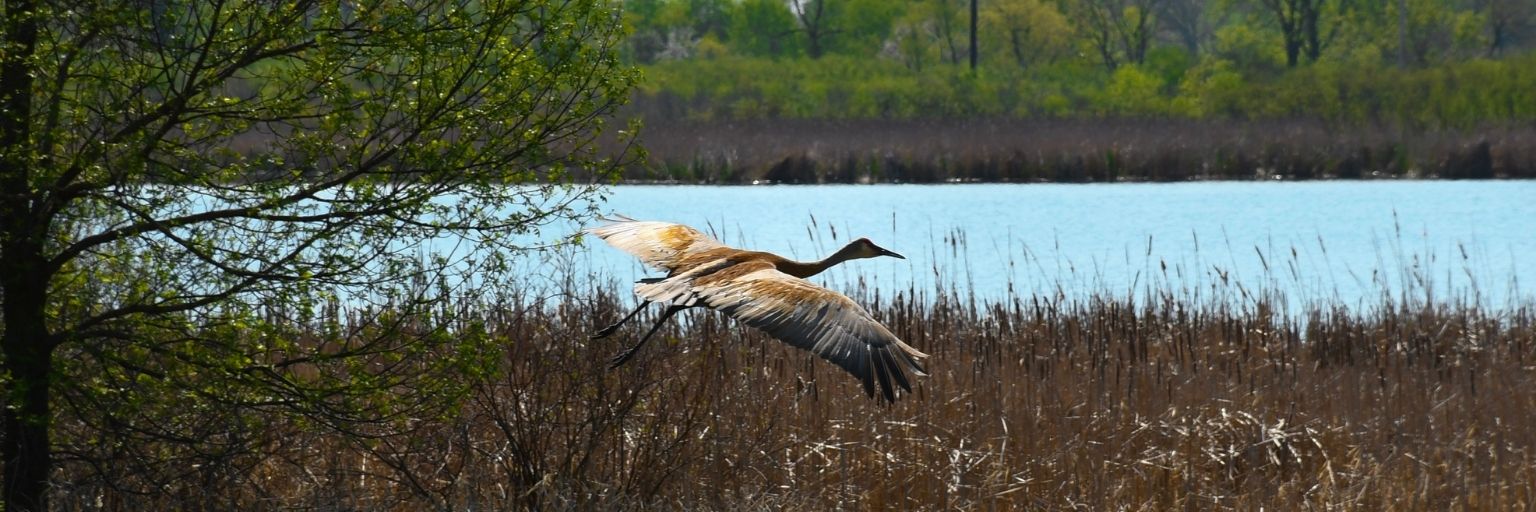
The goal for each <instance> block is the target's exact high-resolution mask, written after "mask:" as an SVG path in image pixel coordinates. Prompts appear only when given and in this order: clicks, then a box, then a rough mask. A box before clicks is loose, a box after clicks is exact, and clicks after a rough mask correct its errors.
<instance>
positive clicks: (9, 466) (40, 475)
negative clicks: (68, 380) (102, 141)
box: [0, 0, 54, 512]
mask: <svg viewBox="0 0 1536 512" xmlns="http://www.w3.org/2000/svg"><path fill="white" fill-rule="evenodd" d="M37 16H38V15H37V5H36V3H35V2H32V1H29V0H21V1H17V2H7V4H6V8H5V21H4V35H3V36H0V37H4V41H3V44H4V46H5V48H6V51H5V52H4V53H3V54H0V55H3V56H0V58H3V61H0V286H3V288H4V297H3V299H0V300H3V301H4V306H3V307H4V310H3V311H4V313H3V314H4V315H5V333H4V335H0V352H3V353H4V355H5V361H4V364H3V365H0V371H3V372H5V374H6V375H8V376H9V380H10V382H9V383H8V385H7V389H5V390H4V397H5V402H4V403H3V404H0V406H4V408H5V412H4V413H3V419H0V428H4V429H5V430H4V433H3V435H4V436H5V440H4V442H3V443H0V458H3V459H4V462H3V463H4V468H5V469H4V470H5V478H4V482H3V485H4V487H5V488H4V489H3V490H0V499H3V500H4V503H3V505H4V508H5V510H8V511H32V512H37V511H44V510H47V509H48V472H49V470H50V469H51V467H52V463H51V460H50V459H51V454H50V453H49V450H50V445H49V441H48V424H49V420H50V417H51V414H52V413H51V412H50V411H49V410H48V405H49V404H48V393H49V384H50V383H49V375H50V374H51V373H52V369H53V348H54V341H53V339H52V336H50V335H49V333H48V327H47V324H46V320H47V317H46V316H45V309H44V304H45V302H44V301H45V300H46V299H47V294H48V280H49V275H50V272H49V271H48V268H47V261H46V260H45V258H44V257H43V240H45V239H46V234H47V232H48V225H47V219H46V218H42V217H39V216H37V215H35V212H36V211H38V210H39V209H41V208H42V206H40V204H39V203H41V201H38V199H39V198H38V197H37V193H35V192H33V187H32V185H31V180H32V178H31V167H30V162H31V154H32V148H31V147H30V145H31V123H32V121H31V114H32V81H33V76H34V73H33V69H34V68H33V63H32V57H33V53H34V52H35V50H36V47H37V31H38V20H37Z"/></svg>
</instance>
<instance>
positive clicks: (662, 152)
mask: <svg viewBox="0 0 1536 512" xmlns="http://www.w3.org/2000/svg"><path fill="white" fill-rule="evenodd" d="M624 6H625V19H626V23H628V24H629V26H630V29H631V31H632V32H631V35H630V36H629V39H628V40H627V41H626V43H625V46H624V48H625V54H626V58H628V59H629V60H630V61H631V62H634V63H636V64H638V65H640V66H641V67H642V71H643V72H644V73H645V75H644V79H643V80H642V82H641V85H640V88H639V90H638V91H637V92H636V94H635V95H634V97H633V101H632V103H631V104H630V105H629V106H628V107H627V110H626V115H627V116H629V117H634V118H639V119H642V120H643V122H644V124H645V128H644V130H643V131H642V132H641V134H642V138H641V140H642V142H643V144H644V145H645V146H646V147H647V148H648V150H649V151H650V157H649V159H647V160H645V161H644V162H642V163H638V164H637V165H633V166H630V168H629V169H628V171H627V172H626V174H625V176H624V177H625V179H628V180H640V181H648V180H658V181H678V182H699V183H750V182H753V181H759V182H761V181H765V180H766V181H772V182H785V183H828V182H830V183H848V182H868V181H875V182H917V183H929V182H945V181H1004V182H1030V181H1065V182H1089V181H1117V180H1186V179H1273V178H1276V177H1280V178H1285V179H1319V178H1346V179H1347V178H1530V177H1536V52H1533V51H1532V49H1533V48H1536V2H1531V1H1529V0H1478V1H1462V0H1363V1H1362V0H1348V1H1346V0H1230V1H1226V0H1223V1H1217V0H981V1H980V2H979V3H978V4H977V7H978V9H979V10H978V13H977V14H978V20H977V21H978V23H977V26H976V54H975V57H976V66H975V68H972V67H971V65H970V60H971V51H970V12H969V7H970V2H967V1H965V0H913V1H906V2H888V1H885V0H626V1H625V2H624Z"/></svg>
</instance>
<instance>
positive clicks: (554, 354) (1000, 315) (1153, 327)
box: [60, 275, 1536, 510]
mask: <svg viewBox="0 0 1536 512" xmlns="http://www.w3.org/2000/svg"><path fill="white" fill-rule="evenodd" d="M577 277H578V276H574V275H568V276H566V277H565V278H564V279H563V281H562V282H561V283H562V284H561V285H560V287H561V289H559V290H557V292H556V293H552V294H551V293H534V292H524V291H509V292H508V293H507V294H505V295H504V296H503V297H502V298H501V299H500V300H499V301H497V302H496V303H478V304H461V305H459V309H461V310H462V311H463V313H464V314H465V315H467V317H461V318H460V319H459V323H458V324H456V325H444V326H442V327H441V328H442V329H445V330H450V331H452V330H454V329H462V328H464V326H465V325H470V324H473V325H477V326H483V328H484V329H486V330H487V331H488V332H489V334H490V335H491V336H493V337H494V338H495V339H498V340H500V341H501V342H502V346H503V347H504V348H505V350H504V352H503V354H502V355H501V356H500V360H499V361H500V362H499V364H498V368H497V370H496V371H495V372H493V373H492V374H490V375H489V376H488V377H486V378H483V379H477V380H476V381H475V387H474V390H473V392H472V393H471V395H470V397H469V401H468V403H467V404H466V405H464V406H463V407H461V408H458V409H457V413H456V414H452V415H450V416H449V417H445V418H420V419H419V422H418V423H419V426H418V427H417V428H415V429H413V430H412V431H411V432H410V433H409V434H408V435H397V436H393V437H386V438H380V439H366V440H357V439H347V438H342V437H339V436H336V435H330V434H323V433H315V432H312V431H308V430H306V429H305V428H304V427H303V425H300V424H298V423H287V424H278V425H273V426H271V427H270V428H268V429H266V430H264V431H261V432H255V433H251V435H258V436H260V437H261V439H262V441H261V442H259V443H255V446H257V448H259V449H253V450H252V451H250V452H249V453H244V454H241V455H239V456H236V457H230V458H229V459H228V462H227V467H222V468H211V469H205V470H203V472H214V473H216V474H217V475H220V476H219V478H215V479H212V480H207V482H211V483H212V485H203V484H200V483H199V482H198V481H195V480H190V481H182V482H175V481H172V483H168V484H166V485H167V486H168V488H167V489H165V490H164V492H162V493H156V494H149V495H135V494H128V493H120V492H113V491H112V490H111V489H110V488H103V487H100V486H96V487H92V486H91V485H90V482H89V481H87V480H88V478H85V477H84V476H81V475H84V474H85V473H83V472H82V473H80V474H79V475H70V474H68V472H69V471H71V469H70V468H69V467H66V468H65V469H64V470H62V471H63V472H65V473H66V475H65V476H66V477H68V476H79V477H80V478H78V479H73V480H72V479H70V478H64V479H61V480H62V481H66V482H71V484H70V485H73V486H75V487H73V489H76V490H82V489H89V490H91V491H92V492H91V493H85V492H81V493H80V494H77V495H76V494H71V495H70V496H71V497H74V498H76V499H75V500H67V499H66V500H60V501H61V502H62V503H63V504H64V508H68V509H75V508H78V509H95V508H105V509H119V510H130V509H145V508H146V507H148V508H161V509H174V508H204V507H209V506H213V507H215V508H226V507H227V508H238V509H249V508H261V509H267V508H302V509H312V510H471V509H475V510H479V509H491V510H511V509H529V510H534V509H556V510H566V509H657V508H661V509H709V510H742V509H747V510H762V509H774V510H782V509H790V510H829V509H854V510H890V509H899V510H948V509H989V510H991V509H1003V510H1007V509H1049V510H1063V509H1087V510H1123V509H1133V510H1169V509H1187V510H1218V509H1243V510H1257V509H1261V508H1262V509H1290V510H1295V509H1328V510H1404V509H1411V510H1512V509H1513V510H1521V509H1526V510H1528V509H1530V508H1532V507H1536V422H1533V421H1532V418H1533V416H1532V414H1531V411H1533V410H1536V362H1533V359H1532V358H1533V353H1532V349H1533V347H1536V306H1533V305H1532V304H1529V303H1515V304H1510V305H1506V306H1500V307H1497V308H1493V307H1490V306H1487V305H1485V304H1484V303H1482V302H1479V301H1476V300H1467V299H1466V297H1464V296H1454V295H1453V296H1448V298H1446V299H1443V300H1442V299H1441V298H1437V297H1435V296H1433V295H1432V294H1427V293H1426V294H1416V293H1415V294H1409V293H1404V294H1401V295H1394V294H1387V293H1384V294H1382V295H1381V298H1380V300H1379V301H1378V302H1376V303H1374V304H1368V305H1365V306H1355V307H1352V308H1351V307H1346V306H1344V305H1340V304H1328V303H1321V304H1311V305H1306V306H1302V307H1301V310H1300V311H1293V310H1291V307H1292V306H1288V305H1287V304H1288V302H1287V301H1286V300H1285V296H1284V295H1283V294H1282V293H1280V292H1276V291H1253V292H1247V291H1245V292H1243V293H1242V294H1240V295H1234V294H1213V296H1215V297H1221V298H1220V299H1212V298H1209V297H1204V298H1200V297H1194V296H1191V295H1190V294H1189V293H1188V291H1187V290H1186V291H1177V290H1176V288H1175V287H1172V286H1169V287H1167V288H1168V289H1166V290H1159V289H1156V288H1153V289H1152V290H1151V291H1150V293H1125V292H1122V293H1115V292H1101V293H1094V294H1088V295H1084V296H1073V295H1070V294H1067V293H1064V292H1057V293H1053V294H1043V295H1032V296H1011V297H1007V298H1003V299H979V298H976V297H974V296H971V295H969V294H967V293H965V292H962V291H959V289H958V288H956V287H955V286H953V284H952V283H949V282H948V281H947V280H941V281H940V282H939V283H937V286H935V287H933V288H921V287H917V286H912V287H909V288H907V289H905V290H902V291H900V292H899V293H896V294H895V295H894V296H881V295H879V294H874V293H870V292H860V291H859V290H862V289H864V288H863V287H862V286H861V284H862V283H859V282H854V283H846V284H844V285H841V286H839V288H841V289H845V290H854V292H853V295H854V296H855V298H856V300H858V301H859V302H861V303H863V304H865V305H866V306H867V307H868V308H869V309H870V310H871V311H872V313H873V314H874V316H875V317H876V318H878V319H880V320H881V321H883V322H884V323H886V325H888V326H890V327H891V328H892V330H893V331H894V332H895V333H896V334H897V335H899V336H901V337H902V338H903V339H904V340H906V341H907V342H909V343H911V344H913V345H914V346H916V347H919V348H920V349H921V350H924V351H927V352H928V353H930V354H932V358H931V359H930V360H929V364H928V366H929V369H930V371H931V373H932V375H931V376H930V377H927V378H924V379H920V381H919V382H918V383H917V385H916V388H915V390H914V393H913V394H912V395H910V396H905V397H903V398H902V399H901V400H900V401H899V402H898V403H896V404H895V405H890V406H887V405H882V404H881V403H880V402H877V401H873V400H868V399H866V398H865V397H864V396H863V395H862V394H861V393H860V392H859V387H858V385H857V383H856V382H854V380H853V379H851V378H849V377H848V376H847V375H845V374H843V373H841V372H840V371H838V370H837V369H836V368H834V367H831V366H830V365H828V364H825V363H823V362H821V361H818V360H813V358H811V357H809V356H808V355H807V354H805V353H804V352H800V351H796V350H794V349H791V348H788V347H786V346H784V345H783V344H781V343H778V342H775V341H773V340H772V339H770V338H767V337H766V336H764V335H763V334H762V333H760V332H758V331H755V330H752V329H750V328H746V327H743V326H740V325H738V324H736V323H734V322H732V321H730V320H728V319H726V318H724V317H722V316H721V315H719V314H716V313H712V312H704V311H698V312H693V313H690V314H688V315H686V318H683V319H682V320H681V321H675V322H674V323H672V324H670V325H669V326H667V327H665V328H664V329H663V330H662V331H661V332H660V333H659V336H660V338H659V341H660V342H659V343H653V344H651V346H649V347H647V349H646V350H645V351H643V352H642V353H641V355H640V356H639V357H638V358H637V359H636V360H635V361H633V362H631V363H630V365H628V366H626V367H623V368H620V369H618V370H615V371H609V370H607V369H606V362H607V360H608V358H609V357H610V356H612V355H613V354H614V353H615V352H617V351H618V350H620V349H621V348H622V346H623V345H624V344H625V343H628V342H629V341H631V340H632V338H633V335H634V334H635V331H636V330H638V329H640V328H641V326H644V325H645V324H646V323H647V322H648V321H649V320H650V319H653V318H654V315H653V314H650V315H642V316H641V317H640V318H639V322H637V323H636V324H634V325H635V326H634V327H631V328H628V329H625V330H622V331H620V333H619V335H617V336H616V337H615V338H612V339H609V340H600V341H591V340H589V339H588V338H587V336H588V335H589V334H590V333H591V332H592V331H593V330H594V328H595V327H596V326H601V325H605V324H607V323H609V322H612V321H614V320H616V319H617V318H618V317H619V316H620V315H622V314H623V313H624V309H625V308H626V307H627V306H626V304H625V303H624V300H623V299H622V298H623V297H625V296H627V292H623V291H618V290H617V289H616V286H615V285H613V284H609V283H605V282H603V281H602V280H601V279H598V280H594V281H579V280H578V278H577ZM518 290H522V289H521V288H519V289H518ZM1238 297H1240V298H1238ZM466 378H470V377H466ZM146 453H154V451H153V449H152V447H150V449H145V450H144V451H142V452H138V453H137V456H147V455H144V454H146ZM78 469H79V468H75V469H74V470H76V471H78ZM192 474H198V473H197V472H193V473H192ZM101 496H105V497H106V499H105V500H103V499H102V498H101Z"/></svg>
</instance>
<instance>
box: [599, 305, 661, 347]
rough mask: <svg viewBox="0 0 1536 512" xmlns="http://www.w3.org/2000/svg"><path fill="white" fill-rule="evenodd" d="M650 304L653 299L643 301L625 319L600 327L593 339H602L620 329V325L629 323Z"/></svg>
mask: <svg viewBox="0 0 1536 512" xmlns="http://www.w3.org/2000/svg"><path fill="white" fill-rule="evenodd" d="M649 305H651V301H648V300H646V301H641V302H640V305H639V306H637V307H636V308H635V310H634V311H630V312H629V314H628V315H624V319H623V320H619V321H617V322H614V323H613V325H610V326H608V327H604V328H602V329H598V331H597V332H596V333H593V334H592V339H594V340H596V339H602V338H606V337H608V335H610V334H613V332H614V331H617V330H619V327H621V326H623V325H624V324H625V323H628V322H629V320H630V319H632V318H634V317H635V315H638V314H640V311H641V310H643V309H645V307H646V306H649Z"/></svg>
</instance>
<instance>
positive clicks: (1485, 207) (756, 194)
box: [568, 181, 1536, 305]
mask: <svg viewBox="0 0 1536 512" xmlns="http://www.w3.org/2000/svg"><path fill="white" fill-rule="evenodd" d="M603 210H604V211H607V212H615V213H620V214H624V215H628V216H630V217H634V218H637V219H651V220H667V221H675V222H682V223H686V224H690V225H693V226H695V227H698V228H700V229H703V230H705V231H706V232H710V233H713V234H715V235H716V236H717V238H720V239H721V240H722V241H724V242H726V243H728V244H731V245H733V246H737V247H742V248H751V249H757V250H767V251H773V252H777V253H779V254H782V255H785V256H790V257H794V258H798V259H803V260H814V259H819V258H821V257H823V256H825V255H826V254H828V253H830V252H832V251H834V250H836V249H837V248H838V247H840V246H841V245H842V244H843V243H846V242H847V241H848V240H850V239H851V238H857V237H861V236H862V237H868V238H870V239H871V240H873V241H874V242H875V243H876V244H879V245H881V246H883V247H886V248H888V249H891V250H894V251H896V252H899V253H902V254H904V255H906V256H907V259H905V260H898V259H893V258H880V259H872V260H858V261H854V262H851V263H845V264H844V265H842V266H840V267H838V268H834V269H833V270H831V271H829V272H828V273H826V274H824V275H823V276H818V277H817V278H814V279H813V280H815V281H818V282H821V283H823V284H826V285H828V286H830V287H832V288H835V289H842V290H845V291H846V290H849V289H851V288H856V287H858V286H861V284H860V283H862V286H865V287H867V288H866V291H879V292H880V293H882V294H891V293H896V292H898V291H901V290H910V289H919V290H925V291H932V290H935V289H936V287H937V286H939V284H940V283H942V284H943V285H944V286H946V287H948V288H949V289H951V290H955V291H959V292H961V293H964V294H970V293H974V294H975V295H976V296H977V297H978V298H983V299H1007V298H1009V297H1012V296H1021V297H1028V296H1030V295H1034V294H1055V295H1058V296H1064V297H1066V298H1081V297H1082V296H1086V295H1087V294H1091V293H1093V292H1097V291H1110V292H1116V293H1126V292H1128V293H1142V292H1144V291H1145V290H1147V289H1148V288H1149V287H1151V288H1154V289H1168V290H1174V291H1179V292H1181V293H1186V294H1196V296H1200V297H1204V298H1210V299H1219V300H1225V298H1224V297H1222V296H1221V295H1223V294H1228V295H1234V296H1239V297H1240V296H1242V295H1243V294H1244V293H1245V292H1256V291H1259V290H1278V291H1280V292H1282V293H1283V294H1284V295H1285V296H1286V297H1287V300H1288V301H1291V302H1292V303H1308V302H1316V301H1326V302H1336V303H1342V304H1345V305H1351V304H1371V303H1375V302H1376V301H1377V300H1378V299H1379V298H1380V297H1381V295H1382V294H1383V293H1388V294H1393V295H1394V296H1396V295H1397V294H1401V293H1404V292H1407V293H1410V294H1414V295H1413V296H1420V297H1422V296H1424V295H1425V294H1426V293H1429V294H1431V295H1432V296H1433V297H1436V298H1437V299H1439V300H1446V299H1451V298H1462V299H1468V300H1479V301H1483V302H1484V304H1485V305H1503V304H1509V303H1511V302H1513V301H1529V300H1531V297H1532V295H1531V293H1530V291H1528V290H1527V288H1528V287H1527V286H1526V285H1524V283H1529V282H1530V279H1532V278H1536V182H1528V181H1394V182H1383V181H1318V182H1193V183H1174V184H1145V183H1135V184H1091V185H1067V184H990V185H981V184H964V185H826V186H732V187H717V186H630V185H624V186H617V187H613V188H612V189H611V191H610V194H609V198H608V201H607V203H606V204H605V205H604V207H603ZM568 264H571V265H575V266H577V267H579V268H577V270H579V271H582V272H591V273H593V275H599V276H609V278H611V279H614V280H616V281H632V280H634V279H637V278H639V277H642V276H645V275H652V274H654V273H653V272H650V271H648V270H646V269H644V268H642V267H641V266H640V265H639V264H638V263H636V262H635V261H634V260H633V259H632V258H630V257H629V256H628V255H625V254H623V253H620V252H619V251H617V250H615V249H612V248H610V247H607V246H606V245H605V244H602V243H601V242H598V241H596V240H595V239H589V240H588V243H587V244H586V246H585V247H582V248H580V249H578V250H577V252H576V253H575V254H574V255H573V256H571V257H570V261H569V262H568ZM1227 298H1229V297H1227Z"/></svg>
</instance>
